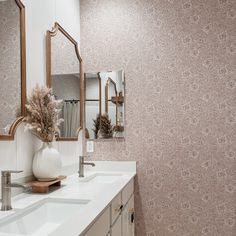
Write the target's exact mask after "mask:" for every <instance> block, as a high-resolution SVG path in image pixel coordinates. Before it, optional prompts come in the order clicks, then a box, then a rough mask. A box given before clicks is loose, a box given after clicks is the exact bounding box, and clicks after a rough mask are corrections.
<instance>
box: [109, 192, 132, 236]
mask: <svg viewBox="0 0 236 236" xmlns="http://www.w3.org/2000/svg"><path fill="white" fill-rule="evenodd" d="M112 236H113V235H112ZM122 236H134V195H132V197H131V198H130V200H129V201H128V203H127V205H126V206H125V208H124V209H123V212H122Z"/></svg>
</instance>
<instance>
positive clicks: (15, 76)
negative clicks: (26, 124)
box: [0, 0, 26, 140]
mask: <svg viewBox="0 0 236 236" xmlns="http://www.w3.org/2000/svg"><path fill="white" fill-rule="evenodd" d="M0 18H1V27H0V45H1V48H0V53H1V60H0V71H1V74H0V82H1V86H0V109H1V113H0V140H13V139H14V136H15V132H16V129H17V126H18V125H19V124H20V123H21V122H22V121H23V118H24V117H25V115H26V108H25V104H26V41H25V7H24V5H23V4H22V2H21V1H20V0H5V1H0Z"/></svg>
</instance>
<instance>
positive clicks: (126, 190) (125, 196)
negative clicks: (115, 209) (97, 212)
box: [122, 179, 134, 206]
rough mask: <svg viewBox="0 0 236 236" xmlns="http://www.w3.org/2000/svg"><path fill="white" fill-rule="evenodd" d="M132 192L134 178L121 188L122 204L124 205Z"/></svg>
mask: <svg viewBox="0 0 236 236" xmlns="http://www.w3.org/2000/svg"><path fill="white" fill-rule="evenodd" d="M133 193H134V179H132V180H131V181H130V182H129V183H128V184H127V185H126V186H125V188H124V189H123V190H122V204H123V205H124V206H125V205H126V203H127V202H128V200H129V198H130V197H131V195H132V194H133Z"/></svg>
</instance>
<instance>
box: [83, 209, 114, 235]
mask: <svg viewBox="0 0 236 236" xmlns="http://www.w3.org/2000/svg"><path fill="white" fill-rule="evenodd" d="M109 230H110V209H109V207H108V208H107V209H106V210H105V211H104V212H103V213H102V215H101V216H99V218H98V219H97V221H96V222H95V223H94V224H93V225H92V226H91V228H90V229H89V230H88V231H87V232H86V233H85V235H84V236H95V235H96V236H104V235H107V233H108V232H109Z"/></svg>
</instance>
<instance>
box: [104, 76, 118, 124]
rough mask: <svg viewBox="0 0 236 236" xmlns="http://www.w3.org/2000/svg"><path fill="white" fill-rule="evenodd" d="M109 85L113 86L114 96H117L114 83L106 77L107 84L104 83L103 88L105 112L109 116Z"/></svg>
mask: <svg viewBox="0 0 236 236" xmlns="http://www.w3.org/2000/svg"><path fill="white" fill-rule="evenodd" d="M110 83H111V84H112V85H113V86H114V90H115V95H116V96H117V95H118V93H117V88H116V83H115V81H113V80H112V79H111V78H110V77H108V79H107V82H106V87H105V112H106V113H107V114H109V85H110ZM117 109H118V108H117V102H116V125H117Z"/></svg>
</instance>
